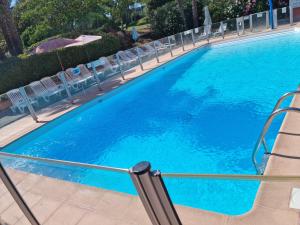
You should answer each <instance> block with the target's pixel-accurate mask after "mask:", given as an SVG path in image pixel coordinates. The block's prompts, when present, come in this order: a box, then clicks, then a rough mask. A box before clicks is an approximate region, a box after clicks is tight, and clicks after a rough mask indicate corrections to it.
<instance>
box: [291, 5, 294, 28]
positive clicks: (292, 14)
mask: <svg viewBox="0 0 300 225" xmlns="http://www.w3.org/2000/svg"><path fill="white" fill-rule="evenodd" d="M293 23H294V10H293V7H292V6H290V24H291V25H293Z"/></svg>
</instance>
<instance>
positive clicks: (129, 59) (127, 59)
mask: <svg viewBox="0 0 300 225" xmlns="http://www.w3.org/2000/svg"><path fill="white" fill-rule="evenodd" d="M116 55H117V57H118V58H119V60H120V63H121V64H130V63H133V62H136V60H137V59H138V58H137V56H136V55H134V54H133V53H132V55H131V54H130V52H129V51H127V52H124V51H119V52H118V53H117V54H116Z"/></svg>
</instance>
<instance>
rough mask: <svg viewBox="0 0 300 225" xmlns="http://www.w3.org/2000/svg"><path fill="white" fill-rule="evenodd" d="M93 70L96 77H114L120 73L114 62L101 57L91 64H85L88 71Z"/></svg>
mask: <svg viewBox="0 0 300 225" xmlns="http://www.w3.org/2000/svg"><path fill="white" fill-rule="evenodd" d="M93 66H94V69H95V71H96V73H97V75H101V74H104V73H106V72H107V73H108V76H114V75H115V74H117V73H119V72H120V68H119V65H118V64H116V63H115V62H110V61H109V60H108V59H107V58H106V57H101V58H99V59H97V60H95V61H93V62H90V63H88V64H87V68H88V69H93Z"/></svg>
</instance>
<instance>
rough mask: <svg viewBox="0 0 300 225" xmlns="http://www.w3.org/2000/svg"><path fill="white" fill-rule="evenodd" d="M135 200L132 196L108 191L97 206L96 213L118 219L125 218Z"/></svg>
mask: <svg viewBox="0 0 300 225" xmlns="http://www.w3.org/2000/svg"><path fill="white" fill-rule="evenodd" d="M133 199H134V197H133V196H131V195H127V194H123V193H118V192H113V191H107V192H106V193H105V194H104V195H103V197H102V198H101V199H100V201H99V202H98V204H97V205H96V212H97V213H101V214H103V215H106V216H109V217H112V218H116V219H120V218H123V215H124V214H125V213H126V211H127V210H128V208H129V206H130V205H131V204H132V201H133Z"/></svg>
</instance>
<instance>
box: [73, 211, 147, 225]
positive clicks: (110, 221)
mask: <svg viewBox="0 0 300 225" xmlns="http://www.w3.org/2000/svg"><path fill="white" fill-rule="evenodd" d="M121 224H123V223H120V221H119V220H117V219H115V218H113V217H112V218H111V217H107V216H105V215H103V214H99V213H98V214H97V213H88V214H86V215H84V217H83V218H82V219H81V220H80V221H79V223H78V224H77V225H121ZM141 225H144V224H141Z"/></svg>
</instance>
